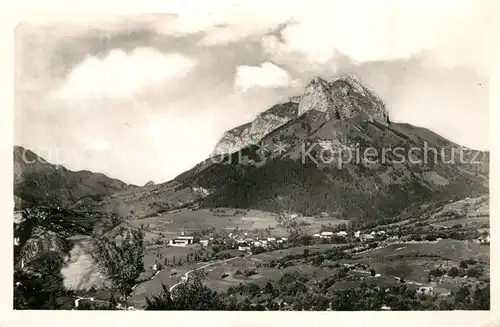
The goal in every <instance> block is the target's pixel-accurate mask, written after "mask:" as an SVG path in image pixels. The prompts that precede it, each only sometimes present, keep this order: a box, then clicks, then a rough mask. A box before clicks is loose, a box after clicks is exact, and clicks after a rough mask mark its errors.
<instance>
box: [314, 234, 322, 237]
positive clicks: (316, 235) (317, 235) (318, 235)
mask: <svg viewBox="0 0 500 327" xmlns="http://www.w3.org/2000/svg"><path fill="white" fill-rule="evenodd" d="M313 237H321V235H320V234H314V235H313Z"/></svg>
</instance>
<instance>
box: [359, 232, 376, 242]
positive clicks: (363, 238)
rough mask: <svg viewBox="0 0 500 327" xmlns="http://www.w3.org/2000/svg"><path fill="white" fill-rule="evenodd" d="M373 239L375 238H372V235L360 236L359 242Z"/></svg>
mask: <svg viewBox="0 0 500 327" xmlns="http://www.w3.org/2000/svg"><path fill="white" fill-rule="evenodd" d="M374 238H375V236H373V235H372V234H363V235H361V240H363V241H368V240H373V239H374Z"/></svg>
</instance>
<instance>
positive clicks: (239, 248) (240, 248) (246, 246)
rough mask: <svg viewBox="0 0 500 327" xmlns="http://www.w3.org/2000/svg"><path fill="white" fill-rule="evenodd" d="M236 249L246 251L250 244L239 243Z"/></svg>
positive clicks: (248, 249)
mask: <svg viewBox="0 0 500 327" xmlns="http://www.w3.org/2000/svg"><path fill="white" fill-rule="evenodd" d="M238 251H242V252H248V251H250V246H249V245H243V244H242V245H239V246H238Z"/></svg>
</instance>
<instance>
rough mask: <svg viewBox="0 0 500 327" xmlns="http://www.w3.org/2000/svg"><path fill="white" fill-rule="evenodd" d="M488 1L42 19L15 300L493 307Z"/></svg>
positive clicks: (188, 306)
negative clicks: (491, 284)
mask: <svg viewBox="0 0 500 327" xmlns="http://www.w3.org/2000/svg"><path fill="white" fill-rule="evenodd" d="M491 9H492V6H491V3H490V2H487V1H455V2H446V3H445V2H436V3H435V4H431V3H430V2H421V3H420V2H410V1H392V2H391V1H388V2H386V3H385V5H381V4H380V3H375V2H367V1H366V2H356V1H354V2H350V1H349V2H348V1H345V2H332V3H330V4H328V5H327V2H326V1H325V2H324V3H321V2H320V3H319V4H315V5H307V3H302V5H301V6H298V5H297V6H292V5H290V6H282V7H279V8H278V7H271V6H264V5H250V4H225V5H220V6H214V7H213V8H211V9H210V7H209V6H206V7H203V8H201V7H200V8H197V7H196V6H193V7H192V8H186V9H184V10H179V11H177V12H171V13H170V12H146V11H145V12H143V13H134V14H111V13H110V14H109V15H99V16H97V15H96V16H95V17H90V16H88V17H87V16H83V15H82V16H80V17H76V16H72V17H71V18H69V16H68V17H65V16H64V15H62V14H61V15H59V16H58V17H57V18H53V17H51V18H50V19H33V18H31V19H29V18H26V19H23V20H22V21H21V22H19V24H18V25H17V26H16V28H15V32H14V49H13V50H14V61H15V64H14V70H15V97H14V108H13V123H14V126H13V131H14V137H13V141H14V144H13V149H12V150H9V151H13V201H12V208H13V217H14V228H13V231H14V235H13V242H14V246H13V249H14V253H13V259H14V260H13V270H14V271H13V303H12V308H13V309H14V310H71V311H77V310H114V311H170V310H173V311H183V310H193V311H452V310H456V311H489V310H490V309H491V305H490V302H491V296H492V295H491V293H492V292H493V290H492V288H491V286H490V278H491V277H490V276H491V274H490V266H491V265H490V150H491V143H490V127H489V126H490V109H489V107H490V72H491V69H492V68H491V67H492V66H491V65H492V64H491V63H492V43H493V41H492V40H490V39H489V38H488V37H487V36H488V35H491V34H492V31H493V28H494V26H495V24H497V23H496V22H495V15H494V11H492V10H491ZM9 210H11V209H10V208H9ZM9 242H10V241H9ZM9 275H10V272H9ZM9 289H10V286H9Z"/></svg>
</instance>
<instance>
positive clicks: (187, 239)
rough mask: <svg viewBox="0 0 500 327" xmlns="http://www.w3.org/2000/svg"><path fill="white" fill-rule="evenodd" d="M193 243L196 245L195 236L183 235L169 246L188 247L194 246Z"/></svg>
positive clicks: (171, 241) (173, 240)
mask: <svg viewBox="0 0 500 327" xmlns="http://www.w3.org/2000/svg"><path fill="white" fill-rule="evenodd" d="M193 243H194V237H193V236H186V235H181V236H178V237H176V238H174V239H172V240H170V242H169V245H170V246H188V245H190V244H193Z"/></svg>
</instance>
